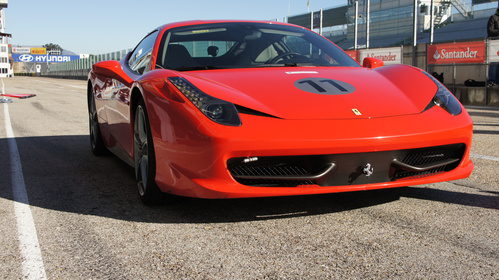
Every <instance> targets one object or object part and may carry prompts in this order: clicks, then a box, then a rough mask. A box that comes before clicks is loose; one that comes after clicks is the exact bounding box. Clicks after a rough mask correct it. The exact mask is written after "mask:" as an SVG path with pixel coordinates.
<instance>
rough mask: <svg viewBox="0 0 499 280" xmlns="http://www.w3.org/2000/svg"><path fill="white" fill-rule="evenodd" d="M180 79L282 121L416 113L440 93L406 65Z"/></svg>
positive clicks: (196, 74)
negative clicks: (436, 93)
mask: <svg viewBox="0 0 499 280" xmlns="http://www.w3.org/2000/svg"><path fill="white" fill-rule="evenodd" d="M179 74H180V76H183V77H184V78H186V79H187V80H189V81H190V82H191V83H193V84H194V85H196V86H197V87H198V88H199V89H201V90H202V91H204V92H205V93H207V94H209V95H211V96H213V97H217V98H220V99H223V100H226V101H229V102H232V103H234V104H236V105H239V106H243V107H247V108H250V109H253V110H257V111H260V112H263V113H266V114H270V115H273V116H276V117H279V118H283V119H349V118H378V117H388V116H397V115H407V114H417V113H420V112H422V111H423V110H424V108H425V107H426V106H427V105H428V103H429V102H430V101H431V99H432V98H433V96H434V95H435V92H436V90H437V87H436V85H435V83H434V82H433V81H431V80H430V79H429V78H428V77H426V76H425V75H424V74H423V73H422V72H421V70H419V69H417V68H413V67H410V66H406V65H393V66H384V67H380V68H376V69H366V68H361V67H272V68H249V69H223V70H204V71H189V72H180V73H179ZM310 81H312V82H315V85H316V86H319V87H316V86H314V85H313V83H311V82H310ZM330 81H332V82H330ZM321 89H322V92H321Z"/></svg>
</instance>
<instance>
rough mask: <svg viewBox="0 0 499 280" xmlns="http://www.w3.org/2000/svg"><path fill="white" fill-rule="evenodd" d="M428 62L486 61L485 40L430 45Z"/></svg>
mask: <svg viewBox="0 0 499 280" xmlns="http://www.w3.org/2000/svg"><path fill="white" fill-rule="evenodd" d="M426 56H427V59H428V64H454V63H484V62H485V42H484V41H475V42H462V43H447V44H436V45H428V50H427V55H426Z"/></svg>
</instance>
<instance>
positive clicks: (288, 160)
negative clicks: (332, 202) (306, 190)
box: [228, 156, 326, 186]
mask: <svg viewBox="0 0 499 280" xmlns="http://www.w3.org/2000/svg"><path fill="white" fill-rule="evenodd" d="M244 160H245V158H233V159H230V160H229V162H228V166H229V170H230V172H231V174H232V176H233V177H234V178H237V181H238V182H239V183H241V184H244V185H253V186H262V185H266V186H298V185H312V184H316V183H315V180H311V179H308V178H309V177H312V176H314V175H315V174H317V173H318V172H321V170H323V169H324V167H325V165H326V164H325V163H324V162H323V161H324V160H323V159H321V156H307V157H296V156H289V157H286V156H284V157H260V158H258V161H256V162H246V163H245V162H244Z"/></svg>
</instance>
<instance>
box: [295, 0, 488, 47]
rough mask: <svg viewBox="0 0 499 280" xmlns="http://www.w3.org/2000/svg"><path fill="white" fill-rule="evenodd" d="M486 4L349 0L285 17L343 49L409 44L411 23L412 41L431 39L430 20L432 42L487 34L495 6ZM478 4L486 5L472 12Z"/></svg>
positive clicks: (479, 1)
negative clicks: (333, 5) (344, 3)
mask: <svg viewBox="0 0 499 280" xmlns="http://www.w3.org/2000/svg"><path fill="white" fill-rule="evenodd" d="M486 2H489V1H487V0H348V3H347V4H346V5H341V6H337V7H333V8H329V9H325V10H321V11H316V12H312V13H305V14H301V15H296V16H291V17H289V18H288V19H287V21H288V22H289V23H293V24H297V25H301V26H304V27H307V28H310V27H311V26H312V24H313V28H314V29H316V30H317V31H319V32H321V33H322V34H323V35H324V36H326V37H327V38H329V39H330V40H332V41H333V42H335V43H336V44H337V45H339V46H340V47H342V48H343V49H345V50H348V49H354V48H379V47H389V46H400V45H410V44H413V43H414V31H415V30H414V27H415V25H414V23H415V22H416V35H417V41H416V43H430V30H431V29H432V24H431V22H432V20H433V30H434V32H433V38H434V39H433V40H432V42H433V43H437V42H444V41H446V42H448V41H463V40H473V39H480V38H481V39H483V38H486V37H487V31H486V22H487V19H488V17H490V16H491V15H492V14H494V13H495V8H493V6H494V4H489V5H487V4H485V5H483V4H484V3H486ZM490 2H493V1H490ZM496 2H497V1H496ZM415 5H416V7H415ZM478 5H480V6H485V7H486V9H479V10H477V9H476V8H477V7H479V6H478ZM487 7H488V9H487ZM495 7H497V4H495ZM368 11H369V12H368ZM432 13H433V16H432V15H431V14H432ZM415 14H416V20H414V15H415ZM356 15H357V16H356ZM356 23H357V24H356ZM356 34H357V36H356ZM368 34H369V35H368ZM355 37H357V40H355ZM368 37H369V39H368ZM355 41H357V44H355Z"/></svg>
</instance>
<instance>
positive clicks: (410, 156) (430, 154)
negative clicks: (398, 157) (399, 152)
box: [393, 144, 466, 179]
mask: <svg viewBox="0 0 499 280" xmlns="http://www.w3.org/2000/svg"><path fill="white" fill-rule="evenodd" d="M465 147H466V146H465V145H464V144H460V145H448V146H439V147H430V148H422V149H414V150H410V151H409V152H408V153H407V155H406V156H405V157H404V159H403V160H402V162H403V163H405V164H408V165H412V166H417V167H421V166H428V165H433V164H438V163H439V162H445V161H448V160H450V159H461V157H462V156H463V154H464V150H465ZM459 162H460V160H459V161H456V162H453V163H451V164H446V165H443V166H439V167H436V168H431V169H428V170H425V171H422V172H415V171H409V170H402V169H397V170H396V171H395V173H394V175H393V177H394V178H395V179H401V178H406V177H415V176H416V177H425V176H428V175H433V174H435V173H440V172H445V171H450V170H452V169H454V168H456V167H457V166H458V165H459Z"/></svg>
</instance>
